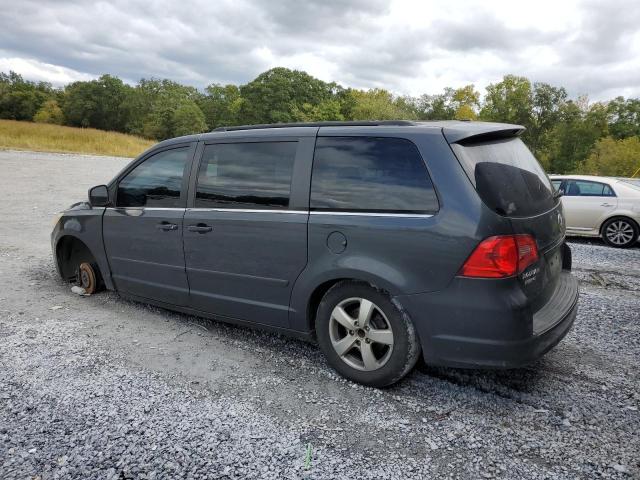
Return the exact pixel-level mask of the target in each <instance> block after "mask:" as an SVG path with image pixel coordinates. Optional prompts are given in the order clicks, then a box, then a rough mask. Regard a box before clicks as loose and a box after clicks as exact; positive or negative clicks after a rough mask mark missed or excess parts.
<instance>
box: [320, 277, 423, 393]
mask: <svg viewBox="0 0 640 480" xmlns="http://www.w3.org/2000/svg"><path fill="white" fill-rule="evenodd" d="M316 335H317V338H318V343H319V345H320V348H321V349H322V351H323V352H324V354H325V357H326V358H327V361H328V363H329V364H330V365H331V367H333V369H334V370H336V371H337V372H338V373H340V375H342V376H343V377H345V378H347V379H349V380H352V381H354V382H357V383H361V384H363V385H367V386H370V387H386V386H389V385H392V384H394V383H396V382H397V381H399V380H400V379H402V378H403V377H404V376H405V375H406V374H407V373H409V371H410V370H411V369H412V368H413V367H414V365H415V364H416V362H417V361H418V358H419V357H420V352H421V349H420V342H419V341H418V336H417V334H416V331H415V328H414V326H413V323H412V322H411V320H410V319H409V317H408V316H407V314H406V313H405V312H403V311H402V309H401V307H400V306H399V305H396V304H395V303H394V302H393V301H392V300H391V298H390V297H389V296H388V295H387V294H386V293H384V292H382V291H380V290H378V289H375V288H373V287H372V286H370V285H368V284H365V283H361V282H356V281H342V282H339V283H337V284H336V285H334V286H333V287H331V288H330V289H329V291H328V292H327V293H326V294H325V296H324V297H323V299H322V301H321V302H320V305H319V306H318V312H317V316H316Z"/></svg>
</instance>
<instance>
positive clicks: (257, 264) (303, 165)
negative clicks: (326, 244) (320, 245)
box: [184, 128, 317, 328]
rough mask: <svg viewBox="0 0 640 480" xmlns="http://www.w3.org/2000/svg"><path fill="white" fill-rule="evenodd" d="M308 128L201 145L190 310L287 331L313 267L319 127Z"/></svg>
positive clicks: (188, 221) (187, 221)
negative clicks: (297, 285)
mask: <svg viewBox="0 0 640 480" xmlns="http://www.w3.org/2000/svg"><path fill="white" fill-rule="evenodd" d="M274 130H275V129H274ZM303 130H304V132H301V133H304V134H309V135H308V136H302V137H299V136H291V135H288V136H283V135H282V134H281V132H279V131H276V132H273V133H272V134H271V135H269V136H266V137H260V136H257V135H256V134H253V135H251V134H249V135H247V134H244V136H243V134H242V132H237V133H236V132H233V133H235V135H234V134H233V133H225V134H224V135H223V136H221V138H220V139H213V140H210V141H207V142H205V143H203V144H201V145H200V148H199V150H200V153H198V154H196V155H197V156H198V157H199V163H198V164H197V165H196V167H195V168H194V173H193V174H192V176H191V182H190V191H189V208H187V211H186V213H185V217H184V254H185V262H186V269H187V277H188V280H189V289H190V306H191V307H192V308H195V309H197V310H202V311H206V312H209V313H212V314H216V315H221V316H225V317H231V318H234V319H239V320H244V321H250V322H255V323H260V324H264V325H269V326H274V327H281V328H283V327H284V328H286V327H288V313H289V299H290V295H291V289H292V287H293V284H294V282H295V280H296V278H297V277H298V275H299V274H300V272H301V271H302V270H303V269H304V267H305V265H306V263H307V221H308V218H309V213H308V207H307V206H308V178H309V172H310V168H311V158H312V154H313V142H314V140H315V132H316V131H317V129H315V128H312V129H303ZM307 130H310V131H308V132H307ZM300 179H302V183H303V184H302V185H301V186H299V180H300ZM305 182H306V185H305V184H304V183H305Z"/></svg>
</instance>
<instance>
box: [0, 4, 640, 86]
mask: <svg viewBox="0 0 640 480" xmlns="http://www.w3.org/2000/svg"><path fill="white" fill-rule="evenodd" d="M3 3H4V4H5V5H2V4H3ZM639 24H640V9H638V8H636V5H635V2H634V1H631V0H621V1H619V2H607V3H603V2H600V1H595V0H589V1H584V2H579V1H577V0H573V1H565V2H558V1H557V0H553V1H552V0H539V1H538V2H536V4H523V3H522V2H512V1H506V0H496V1H494V2H486V1H480V0H464V1H462V0H461V1H458V2H447V3H443V2H438V1H436V0H429V1H410V0H388V1H386V0H350V1H347V0H344V1H343V0H307V1H305V2H298V1H295V0H279V1H278V0H274V1H272V2H264V1H262V0H219V1H215V2H211V1H207V0H182V1H180V2H175V1H172V0H160V1H154V2H148V1H143V0H113V1H111V2H93V3H89V2H86V1H83V0H57V1H56V2H44V1H42V0H21V1H20V2H13V1H12V0H0V46H1V47H0V48H1V49H2V50H0V67H1V68H2V69H3V70H5V71H6V70H7V69H13V70H16V71H18V72H19V73H22V74H24V75H25V76H26V77H28V78H35V79H46V80H49V81H52V82H53V83H56V84H60V83H64V82H66V81H68V80H67V79H69V80H74V79H84V78H91V77H96V76H98V75H100V74H102V73H112V74H115V75H118V76H120V77H121V78H123V79H124V80H126V81H129V82H135V81H137V80H138V79H140V78H143V77H144V78H148V77H167V78H171V79H173V80H176V81H179V82H183V83H187V84H190V85H195V86H198V87H204V86H206V85H208V84H209V83H214V82H215V83H245V82H247V81H249V80H251V79H252V78H254V77H255V76H256V75H257V74H259V73H260V72H262V71H264V70H266V69H268V68H271V67H273V66H277V65H282V66H287V67H289V68H299V69H303V70H306V71H307V72H309V73H311V74H312V75H314V76H317V77H319V78H322V79H323V80H335V81H337V82H338V83H341V84H343V85H345V86H354V87H358V88H372V87H380V88H387V89H389V90H391V91H393V92H395V93H401V94H414V95H415V94H420V93H437V92H439V91H441V90H442V89H443V88H444V87H445V86H452V87H459V86H462V85H465V84H468V83H474V84H475V85H476V86H477V87H478V88H482V87H484V86H486V85H487V84H488V83H491V82H496V81H499V80H500V78H501V77H502V76H503V75H505V74H507V73H514V74H518V75H524V76H527V77H528V78H530V79H531V80H533V81H545V82H550V83H553V84H554V85H562V86H565V87H567V89H568V91H569V92H570V94H572V95H578V94H582V93H588V94H590V96H591V98H594V99H600V98H608V97H611V96H615V95H619V94H622V95H625V96H630V95H631V96H640V82H639V81H638V80H639V79H638V71H640V69H638V68H637V65H639V64H640V29H639V28H638V27H637V25H639Z"/></svg>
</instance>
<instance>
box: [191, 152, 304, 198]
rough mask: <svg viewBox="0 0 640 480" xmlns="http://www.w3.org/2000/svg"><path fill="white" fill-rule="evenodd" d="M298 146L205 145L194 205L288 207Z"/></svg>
mask: <svg viewBox="0 0 640 480" xmlns="http://www.w3.org/2000/svg"><path fill="white" fill-rule="evenodd" d="M297 145H298V144H297V142H256V143H224V144H222V143H220V144H214V145H207V146H205V147H204V153H203V155H202V160H201V162H200V168H199V169H198V179H197V186H196V201H195V206H196V207H200V208H202V207H204V208H206V207H220V208H264V209H277V208H287V207H288V206H289V195H290V192H291V174H292V171H293V161H294V160H295V156H296V148H297Z"/></svg>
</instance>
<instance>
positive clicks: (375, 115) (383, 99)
mask: <svg viewBox="0 0 640 480" xmlns="http://www.w3.org/2000/svg"><path fill="white" fill-rule="evenodd" d="M349 95H350V96H351V98H352V99H353V108H352V109H351V112H350V113H351V118H352V119H353V120H396V119H409V120H411V119H415V118H417V117H416V114H415V112H414V111H413V109H412V108H411V107H410V105H409V104H408V103H407V102H406V100H405V99H404V98H394V97H393V95H392V94H391V93H390V92H388V91H387V90H383V89H380V88H374V89H371V90H366V91H365V90H350V93H349Z"/></svg>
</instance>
